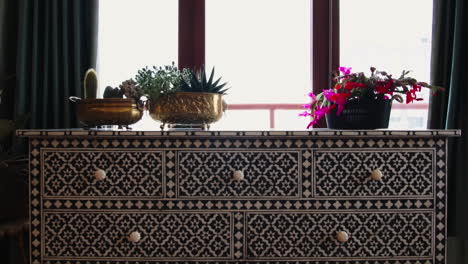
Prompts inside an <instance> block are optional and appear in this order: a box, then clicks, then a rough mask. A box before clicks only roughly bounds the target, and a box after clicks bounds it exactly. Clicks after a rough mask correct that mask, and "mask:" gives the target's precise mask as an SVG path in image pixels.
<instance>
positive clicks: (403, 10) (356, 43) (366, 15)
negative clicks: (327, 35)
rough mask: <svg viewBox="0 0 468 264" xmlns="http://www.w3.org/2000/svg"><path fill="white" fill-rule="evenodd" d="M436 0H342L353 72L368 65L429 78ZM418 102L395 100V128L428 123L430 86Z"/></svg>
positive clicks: (344, 61)
mask: <svg viewBox="0 0 468 264" xmlns="http://www.w3.org/2000/svg"><path fill="white" fill-rule="evenodd" d="M431 39H432V0H411V1H407V0H393V1H386V0H353V1H348V0H342V1H341V2H340V63H341V65H344V66H352V67H353V71H354V72H356V71H357V72H360V71H362V72H365V73H366V74H368V73H370V71H369V67H370V66H374V67H376V68H377V69H380V70H385V71H388V72H391V73H393V74H394V75H397V74H398V75H399V74H401V72H402V71H403V70H411V71H412V72H411V76H412V77H414V78H416V79H417V80H419V81H427V82H429V79H430V65H431V62H430V60H431ZM424 91H425V94H424V96H423V98H424V100H423V101H419V102H416V103H413V104H408V105H406V104H400V103H398V102H394V104H393V106H392V114H391V117H390V124H389V127H390V128H395V129H422V128H426V123H427V115H428V101H429V91H428V90H424Z"/></svg>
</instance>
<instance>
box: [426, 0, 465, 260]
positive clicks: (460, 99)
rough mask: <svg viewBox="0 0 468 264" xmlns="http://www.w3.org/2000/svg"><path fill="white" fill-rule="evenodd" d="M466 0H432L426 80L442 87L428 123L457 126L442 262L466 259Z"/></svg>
mask: <svg viewBox="0 0 468 264" xmlns="http://www.w3.org/2000/svg"><path fill="white" fill-rule="evenodd" d="M467 14H468V3H467V1H466V0H434V24H433V41H432V62H431V67H432V68H431V82H432V83H433V84H435V85H440V86H443V87H445V89H446V90H445V92H444V93H442V94H438V95H435V96H432V97H431V100H430V111H429V120H428V127H429V128H434V129H451V128H456V129H462V137H461V138H457V139H453V140H451V142H450V144H449V153H450V160H448V177H449V178H448V203H449V207H448V214H449V216H448V234H449V247H448V263H449V264H452V263H453V264H460V263H468V251H467V249H468V162H467V159H468V122H467V121H468V74H467V73H465V72H464V71H465V70H468V50H467V48H468V15H467Z"/></svg>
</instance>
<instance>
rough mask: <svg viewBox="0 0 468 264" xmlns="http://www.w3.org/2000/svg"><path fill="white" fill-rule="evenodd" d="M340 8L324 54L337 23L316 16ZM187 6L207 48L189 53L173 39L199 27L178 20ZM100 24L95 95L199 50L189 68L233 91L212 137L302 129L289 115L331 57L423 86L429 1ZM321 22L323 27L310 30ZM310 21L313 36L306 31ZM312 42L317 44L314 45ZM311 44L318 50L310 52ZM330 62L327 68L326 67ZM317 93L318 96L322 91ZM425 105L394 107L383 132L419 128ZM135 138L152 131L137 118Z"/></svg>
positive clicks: (327, 4) (115, 8)
mask: <svg viewBox="0 0 468 264" xmlns="http://www.w3.org/2000/svg"><path fill="white" fill-rule="evenodd" d="M338 2H339V3H340V5H341V6H340V12H339V14H338V13H336V14H337V16H336V17H338V16H339V20H340V24H339V26H336V28H338V27H339V28H340V30H339V31H340V35H339V38H340V46H339V47H338V46H336V48H335V44H333V48H330V47H331V46H332V43H336V42H333V41H332V40H333V39H334V38H335V37H337V36H338V35H335V34H336V33H330V36H329V37H330V38H329V37H328V36H325V35H326V33H327V32H329V31H330V32H331V30H334V26H331V25H326V26H325V24H326V23H328V21H332V20H333V21H334V19H335V17H334V15H332V13H330V14H329V15H328V16H327V15H325V16H323V13H324V12H322V11H323V10H335V9H334V7H332V5H334V4H332V3H338ZM194 5H200V6H203V8H204V9H203V8H201V10H204V11H203V12H202V13H203V14H202V16H204V17H205V20H204V21H205V22H204V23H205V25H204V27H203V26H201V28H203V29H204V30H203V31H204V32H205V33H203V34H204V35H205V38H203V39H198V40H197V39H196V37H195V40H194V41H195V42H196V43H195V44H196V45H192V44H193V43H189V44H187V42H184V40H183V38H181V37H180V36H181V35H180V34H181V33H180V32H181V31H180V30H179V27H184V32H187V28H189V29H190V28H192V27H193V28H196V27H197V26H198V29H199V28H200V25H201V24H200V25H199V23H202V22H200V21H203V20H195V22H193V21H194V20H191V19H181V18H186V17H185V16H187V14H188V15H193V10H194V9H193V6H194ZM311 5H313V7H312V6H311ZM200 6H198V7H200ZM402 6H404V7H405V8H401V7H402ZM317 7H320V8H317ZM316 8H317V9H316ZM322 8H323V10H322ZM312 9H313V10H315V11H314V16H312V15H311V14H312ZM181 10H185V11H184V12H182V11H181ZM363 10H364V11H363ZM316 11H317V12H316ZM327 12H328V11H327ZM334 14H335V13H334ZM387 14H388V17H386V16H387ZM394 14H398V17H401V18H409V19H411V18H412V17H415V16H416V15H415V14H417V19H416V18H415V19H411V23H409V22H408V19H396V18H395V15H394ZM99 15H100V21H99V51H98V54H99V62H98V72H99V74H100V83H101V89H103V88H104V87H105V86H107V85H111V86H114V87H115V86H117V85H118V84H119V83H120V82H121V81H123V80H125V79H128V78H130V77H132V76H134V75H135V74H136V71H137V70H138V69H139V68H141V67H144V66H146V65H164V64H169V63H171V62H172V61H174V62H177V61H178V60H179V63H180V60H181V58H182V60H184V59H183V58H185V56H187V54H190V53H191V52H192V53H193V52H194V51H193V47H194V46H197V45H198V48H199V50H200V48H201V51H202V53H203V54H206V56H205V57H206V58H205V57H203V58H202V59H200V58H197V59H196V60H198V61H202V62H204V63H205V64H206V65H207V67H208V68H211V67H213V66H214V67H215V70H216V75H217V76H221V77H222V78H223V80H224V81H226V82H228V83H229V86H230V87H231V89H230V90H229V91H228V95H227V96H226V101H227V103H228V111H227V113H226V114H225V116H224V117H223V118H222V119H221V120H220V121H219V122H218V123H215V124H213V125H212V129H239V128H242V129H268V128H276V129H305V126H306V125H307V120H305V119H304V118H302V117H298V116H297V114H298V113H299V112H300V111H301V105H302V104H303V103H305V101H306V100H307V96H306V94H307V93H308V92H309V91H310V90H311V89H312V81H311V79H312V78H311V77H312V73H314V74H315V73H316V71H317V69H321V68H323V70H321V71H320V74H319V75H320V76H325V73H328V72H329V69H331V68H332V67H335V64H336V63H337V54H338V53H339V54H340V65H345V66H352V67H353V70H354V71H368V68H369V67H370V66H375V67H378V68H379V69H385V70H388V71H390V72H392V73H394V74H399V73H400V71H401V70H403V69H410V70H413V72H412V76H414V77H415V78H417V79H418V80H426V81H427V80H429V67H430V63H429V60H430V49H431V43H430V42H431V25H432V1H431V0H412V1H405V0H394V1H391V2H388V1H385V0H353V1H340V0H330V1H312V0H295V1H290V0H255V1H251V0H235V1H234V0H179V1H175V0H134V1H129V0H100V14H99ZM179 16H181V17H179ZM319 16H320V17H322V16H323V18H321V19H323V20H321V21H322V22H324V23H317V20H316V17H319ZM329 18H332V19H329ZM312 19H313V21H314V23H315V25H319V24H320V26H314V27H313V23H312V21H311V20H312ZM116 29H118V30H116ZM189 31H190V30H189ZM312 32H313V33H314V34H312ZM317 32H318V33H319V34H322V35H320V36H324V37H319V38H316V39H315V41H314V43H312V41H311V39H312V35H314V37H317ZM324 32H325V34H323V33H324ZM363 32H365V34H363ZM363 35H364V36H365V37H363ZM182 36H184V35H182ZM191 37H193V36H191ZM190 41H193V39H190ZM318 42H320V43H321V44H320V45H316V46H317V47H319V48H313V49H312V48H311V47H312V45H314V46H315V44H316V43H318ZM324 43H325V44H324ZM326 49H327V50H326ZM330 50H331V51H330ZM337 51H339V52H337ZM180 52H183V55H181V54H182V53H180ZM311 52H314V53H315V54H316V55H317V56H313V55H312V54H311ZM329 52H332V54H331V55H332V56H329V55H328V54H329ZM178 53H179V54H178ZM324 54H325V56H324ZM319 57H320V58H321V59H318V58H319ZM329 57H330V58H331V59H330V61H331V60H333V61H334V63H333V62H327V60H328V59H329ZM192 61H193V60H192ZM327 63H328V65H326V64H327ZM183 65H184V64H183ZM312 65H315V68H313V66H312ZM317 65H319V66H317ZM322 65H323V66H322ZM330 65H334V66H330ZM317 76H318V75H317ZM320 83H321V84H320V85H316V87H324V88H326V87H327V85H323V82H322V81H320ZM314 84H316V78H314ZM101 93H102V92H101ZM424 98H425V100H424V101H423V102H422V103H417V104H410V105H405V104H398V103H395V104H394V106H393V110H392V117H391V123H390V127H391V128H424V127H425V124H426V119H427V101H428V95H425V97H424ZM408 110H410V111H408ZM134 128H138V129H140V128H144V129H158V128H159V125H158V124H156V123H155V121H153V120H151V119H150V118H149V117H148V116H146V115H145V116H144V118H143V120H142V121H141V122H139V123H138V124H136V125H135V126H134Z"/></svg>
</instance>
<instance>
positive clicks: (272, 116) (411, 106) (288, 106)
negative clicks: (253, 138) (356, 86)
mask: <svg viewBox="0 0 468 264" xmlns="http://www.w3.org/2000/svg"><path fill="white" fill-rule="evenodd" d="M428 107H429V105H428V104H426V103H424V104H423V103H415V104H400V103H395V104H393V105H392V109H396V110H400V109H405V110H426V109H427V108H428ZM227 110H268V111H269V113H270V128H275V111H277V110H297V111H298V113H299V112H300V111H301V110H304V108H303V104H228V107H227Z"/></svg>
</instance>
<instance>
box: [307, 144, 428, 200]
mask: <svg viewBox="0 0 468 264" xmlns="http://www.w3.org/2000/svg"><path fill="white" fill-rule="evenodd" d="M433 161H434V157H433V151H432V150H429V151H420V150H419V151H388V150H387V151H385V150H383V151H375V150H374V151H345V150H341V149H340V150H332V151H316V152H314V162H313V163H314V174H315V181H316V195H317V196H335V197H343V196H345V197H346V196H387V197H388V196H400V197H401V196H421V195H424V196H432V195H433V183H432V181H433V175H434V172H433V170H434V163H433ZM375 169H380V171H381V172H382V174H383V177H382V179H381V180H380V181H377V180H372V179H371V177H370V174H371V172H372V171H373V170H375Z"/></svg>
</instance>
